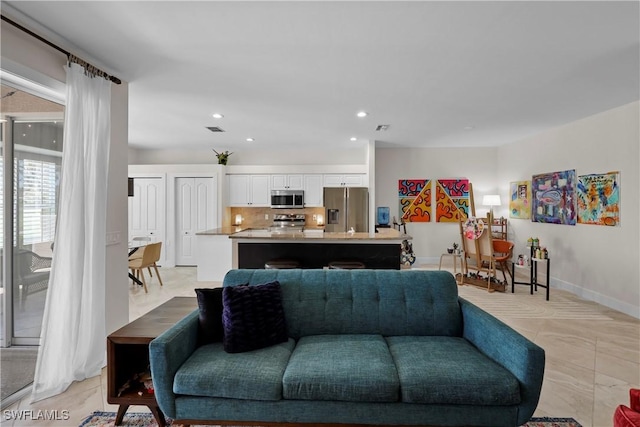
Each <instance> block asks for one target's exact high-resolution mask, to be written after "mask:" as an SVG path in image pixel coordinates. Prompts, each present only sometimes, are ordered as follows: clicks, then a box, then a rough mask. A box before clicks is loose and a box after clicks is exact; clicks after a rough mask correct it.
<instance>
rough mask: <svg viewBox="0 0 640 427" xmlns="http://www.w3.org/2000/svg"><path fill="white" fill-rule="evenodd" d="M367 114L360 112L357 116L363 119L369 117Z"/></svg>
mask: <svg viewBox="0 0 640 427" xmlns="http://www.w3.org/2000/svg"><path fill="white" fill-rule="evenodd" d="M367 115H368V114H367V112H366V111H358V114H356V116H358V117H360V118H362V117H367Z"/></svg>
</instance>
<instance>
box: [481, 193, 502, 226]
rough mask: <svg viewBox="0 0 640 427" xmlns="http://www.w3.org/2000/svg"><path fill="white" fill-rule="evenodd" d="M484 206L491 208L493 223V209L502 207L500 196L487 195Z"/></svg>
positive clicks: (490, 216)
mask: <svg viewBox="0 0 640 427" xmlns="http://www.w3.org/2000/svg"><path fill="white" fill-rule="evenodd" d="M482 204H483V205H485V206H489V218H491V221H493V207H494V206H500V204H501V203H500V196H499V195H498V194H487V195H485V196H483V197H482Z"/></svg>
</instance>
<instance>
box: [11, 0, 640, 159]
mask: <svg viewBox="0 0 640 427" xmlns="http://www.w3.org/2000/svg"><path fill="white" fill-rule="evenodd" d="M6 4H9V5H10V7H11V8H13V12H14V13H15V12H16V11H17V14H16V15H17V16H16V17H15V18H14V19H16V20H17V18H18V17H20V15H21V14H24V15H26V16H27V17H29V18H31V19H33V20H34V21H35V22H36V23H37V24H41V25H42V27H39V25H35V26H37V27H39V28H40V29H41V30H43V31H45V32H49V31H51V32H52V33H53V34H51V35H58V36H59V37H58V40H61V44H63V45H64V46H63V47H65V48H67V49H68V50H70V51H71V52H72V53H80V52H83V53H85V54H88V55H90V57H89V58H85V57H83V59H87V60H90V61H95V63H96V65H100V66H102V67H104V68H105V69H106V70H107V71H109V72H111V73H113V74H114V75H116V76H117V77H119V78H121V79H122V80H125V81H128V82H129V97H130V98H129V99H130V103H129V141H130V145H131V146H133V147H137V148H141V149H147V148H148V149H151V148H160V149H162V148H166V149H169V148H172V149H175V148H181V149H194V150H195V149H210V148H215V149H216V150H218V151H220V150H225V149H228V150H231V151H234V150H242V149H250V148H252V147H253V148H256V149H258V148H259V149H265V148H267V149H268V148H274V149H276V148H277V149H282V150H286V149H293V148H295V149H300V148H305V147H308V148H310V149H336V148H342V147H352V146H354V147H355V146H358V145H359V144H361V145H362V144H365V143H366V141H367V140H376V141H378V143H377V146H383V147H487V146H499V145H502V144H506V143H509V142H513V141H516V140H519V139H521V138H524V137H526V136H529V135H532V134H536V133H539V132H542V131H545V130H547V129H549V128H552V127H555V126H559V125H563V124H566V123H569V122H572V121H575V120H578V119H581V118H583V117H587V116H589V115H592V114H596V113H598V112H602V111H605V110H608V109H611V108H615V107H617V106H620V105H624V104H627V103H630V102H633V101H636V100H638V99H640V95H639V92H640V84H639V80H640V77H639V76H640V66H639V63H640V59H639V52H640V25H639V16H640V13H639V3H638V1H625V2H613V1H603V2H595V1H586V2H580V1H568V2H537V1H534V2H524V1H513V2H510V1H497V2H484V1H470V2H457V1H454V2H434V1H411V2H392V1H387V2H385V1H377V2H361V1H343V2H311V1H298V2H289V1H284V2H282V1H278V2H268V1H257V2H216V1H196V2H187V1H174V2H172V1H139V2H130V1H118V2H106V1H104V2H100V1H70V2H62V1H27V2H21V1H3V5H6ZM3 13H4V12H3ZM22 18H24V16H22ZM43 27H44V28H43ZM74 49H77V51H75V50H74ZM79 56H81V57H82V55H79ZM361 110H362V111H366V112H368V116H367V117H365V118H358V117H356V113H357V112H358V111H361ZM216 112H218V113H221V114H223V115H224V118H222V119H219V120H216V119H214V118H213V117H212V114H213V113H216ZM378 125H389V128H388V130H386V131H376V126H378ZM208 126H217V127H220V128H222V129H224V131H225V132H224V133H212V132H210V131H209V130H208V129H206V127H208ZM249 137H251V138H254V139H255V140H254V141H253V142H247V141H246V138H249ZM352 137H355V138H357V141H355V142H353V141H350V138H352Z"/></svg>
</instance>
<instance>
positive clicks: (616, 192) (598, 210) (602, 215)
mask: <svg viewBox="0 0 640 427" xmlns="http://www.w3.org/2000/svg"><path fill="white" fill-rule="evenodd" d="M577 199H578V223H579V224H594V225H608V226H614V227H615V226H619V225H620V172H617V171H616V172H607V173H594V174H591V175H580V176H578V186H577Z"/></svg>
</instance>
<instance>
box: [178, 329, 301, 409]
mask: <svg viewBox="0 0 640 427" xmlns="http://www.w3.org/2000/svg"><path fill="white" fill-rule="evenodd" d="M294 346H295V341H294V340H292V339H290V340H288V341H287V342H285V343H281V344H277V345H273V346H270V347H266V348H263V349H259V350H254V351H248V352H244V353H227V352H225V351H224V348H223V344H222V343H213V344H208V345H204V346H202V347H198V348H197V349H196V351H195V352H194V353H193V354H192V355H191V356H190V357H189V358H188V359H187V360H186V362H185V363H184V364H183V365H182V366H181V367H180V368H179V369H178V371H177V372H176V375H175V379H174V383H173V392H174V393H176V394H185V395H191V396H210V397H223V398H232V399H250V400H280V399H282V375H283V374H284V371H285V368H286V366H287V362H288V361H289V357H290V356H291V352H292V351H293V348H294Z"/></svg>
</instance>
